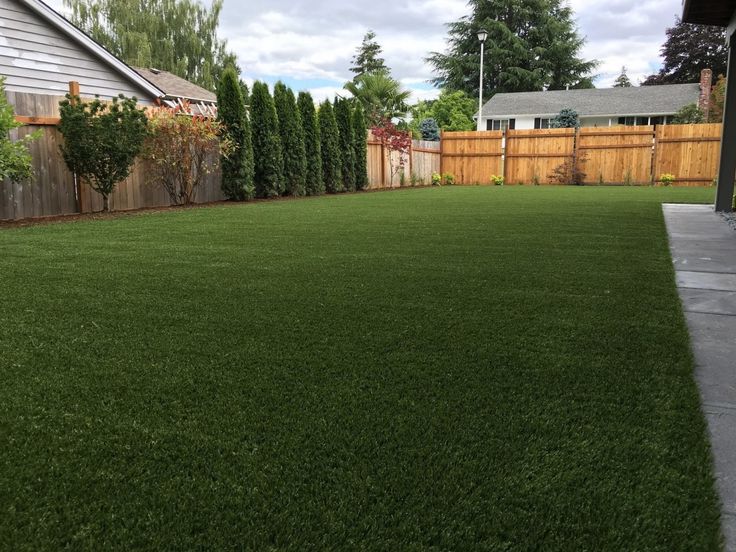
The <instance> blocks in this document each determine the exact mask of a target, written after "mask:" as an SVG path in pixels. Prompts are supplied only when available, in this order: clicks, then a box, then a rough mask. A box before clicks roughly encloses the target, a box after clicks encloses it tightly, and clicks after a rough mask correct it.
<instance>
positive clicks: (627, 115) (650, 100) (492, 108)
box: [475, 69, 712, 130]
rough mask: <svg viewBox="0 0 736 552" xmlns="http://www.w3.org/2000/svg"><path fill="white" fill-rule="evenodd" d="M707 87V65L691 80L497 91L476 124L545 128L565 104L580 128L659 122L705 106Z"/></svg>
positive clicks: (709, 83)
mask: <svg viewBox="0 0 736 552" xmlns="http://www.w3.org/2000/svg"><path fill="white" fill-rule="evenodd" d="M711 88H712V73H711V71H710V70H708V69H706V70H704V71H703V75H702V77H701V82H700V83H695V84H670V85H662V86H639V87H631V88H598V89H590V90H554V91H545V92H518V93H511V94H496V95H495V96H493V98H491V99H490V100H489V101H488V103H486V104H485V105H484V106H483V113H482V123H481V128H483V129H485V130H506V129H517V130H530V129H542V128H549V126H550V122H551V120H552V119H553V118H554V117H555V116H556V115H557V114H558V113H559V112H560V111H561V110H562V109H566V108H571V109H574V110H575V111H577V113H578V115H579V116H580V124H581V126H584V127H607V126H614V125H627V126H632V125H662V124H667V123H668V122H669V120H670V119H671V118H672V116H673V115H674V114H675V113H677V112H678V111H679V110H680V109H681V108H682V107H684V106H686V105H688V104H693V103H696V104H699V105H700V106H701V108H703V109H704V110H706V111H707V108H708V103H709V101H710V95H711ZM477 117H478V114H477V113H476V115H475V119H476V120H477Z"/></svg>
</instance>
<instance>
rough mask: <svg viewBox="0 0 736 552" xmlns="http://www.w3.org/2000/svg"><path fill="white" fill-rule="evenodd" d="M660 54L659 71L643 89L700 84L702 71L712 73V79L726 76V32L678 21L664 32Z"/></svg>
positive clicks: (716, 28) (651, 76) (646, 82)
mask: <svg viewBox="0 0 736 552" xmlns="http://www.w3.org/2000/svg"><path fill="white" fill-rule="evenodd" d="M661 53H662V58H664V63H663V65H662V69H660V71H659V73H656V74H654V75H650V76H649V77H647V79H646V80H645V81H644V82H643V83H642V85H643V86H648V85H656V84H687V83H690V82H700V72H701V71H702V70H703V69H712V70H713V74H714V75H721V74H723V75H725V74H726V70H727V65H728V47H727V46H726V30H725V29H721V28H719V27H710V26H708V25H694V24H692V23H683V22H682V20H681V19H680V18H679V17H678V18H677V20H676V21H675V26H674V27H671V28H669V29H667V40H666V41H665V43H664V44H663V45H662V50H661Z"/></svg>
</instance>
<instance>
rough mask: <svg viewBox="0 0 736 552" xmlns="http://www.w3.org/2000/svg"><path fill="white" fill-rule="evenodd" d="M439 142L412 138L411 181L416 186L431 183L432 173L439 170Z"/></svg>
mask: <svg viewBox="0 0 736 552" xmlns="http://www.w3.org/2000/svg"><path fill="white" fill-rule="evenodd" d="M440 161H441V160H440V143H439V142H428V141H426V140H414V142H413V143H412V150H411V172H412V182H413V183H414V184H416V185H417V186H429V185H430V184H432V174H433V173H439V172H440V164H441V163H440Z"/></svg>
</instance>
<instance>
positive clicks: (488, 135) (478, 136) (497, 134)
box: [441, 130, 503, 140]
mask: <svg viewBox="0 0 736 552" xmlns="http://www.w3.org/2000/svg"><path fill="white" fill-rule="evenodd" d="M501 138H503V131H502V130H481V131H472V132H454V131H453V132H443V133H442V135H441V139H442V140H498V139H501Z"/></svg>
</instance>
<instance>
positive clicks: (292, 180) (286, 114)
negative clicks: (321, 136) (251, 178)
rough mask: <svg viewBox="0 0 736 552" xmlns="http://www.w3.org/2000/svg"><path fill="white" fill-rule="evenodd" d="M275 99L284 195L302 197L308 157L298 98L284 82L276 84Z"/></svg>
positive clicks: (304, 191)
mask: <svg viewBox="0 0 736 552" xmlns="http://www.w3.org/2000/svg"><path fill="white" fill-rule="evenodd" d="M273 98H274V103H275V104H276V112H277V113H278V116H279V135H280V137H281V147H282V150H283V155H284V184H285V188H284V193H285V194H286V195H292V196H302V195H304V194H306V172H307V156H306V152H305V149H304V128H303V127H302V120H301V115H300V114H299V110H298V109H297V107H296V98H295V97H294V92H292V91H291V89H290V88H287V87H286V85H285V84H284V83H282V82H278V83H276V86H275V87H274V90H273Z"/></svg>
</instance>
